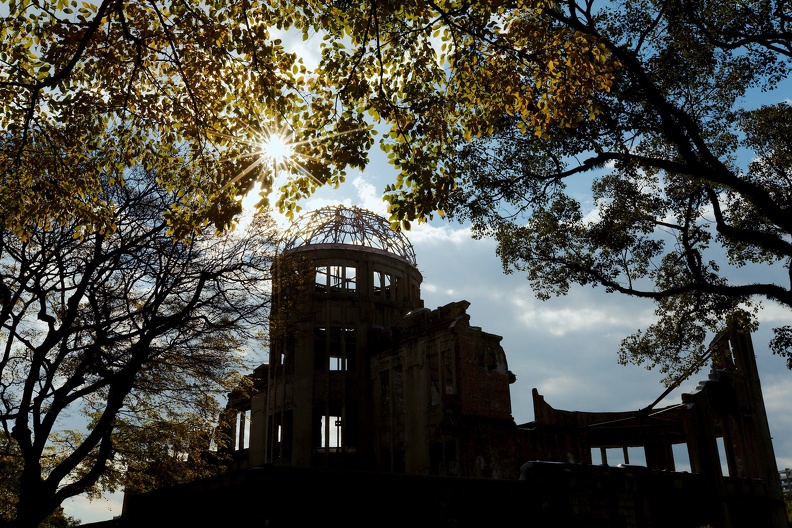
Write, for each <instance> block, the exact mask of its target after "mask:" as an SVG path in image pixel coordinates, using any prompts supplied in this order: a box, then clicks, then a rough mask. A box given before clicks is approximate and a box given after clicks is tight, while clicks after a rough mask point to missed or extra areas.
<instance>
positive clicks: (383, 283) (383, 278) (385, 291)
mask: <svg viewBox="0 0 792 528" xmlns="http://www.w3.org/2000/svg"><path fill="white" fill-rule="evenodd" d="M392 282H393V276H392V275H390V274H389V273H385V272H383V271H375V272H374V295H375V296H377V297H383V298H385V299H391V298H392V295H393V292H392V290H391V284H392Z"/></svg>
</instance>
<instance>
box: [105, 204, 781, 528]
mask: <svg viewBox="0 0 792 528" xmlns="http://www.w3.org/2000/svg"><path fill="white" fill-rule="evenodd" d="M274 277H275V279H276V280H275V285H274V291H273V294H274V299H275V304H274V307H273V310H272V316H271V321H270V338H271V348H270V359H269V362H268V364H265V365H262V366H261V367H259V368H258V369H257V370H256V371H255V373H254V374H253V394H252V396H251V395H250V394H244V395H242V394H238V395H236V396H235V397H234V398H232V399H231V401H230V402H229V413H230V415H232V416H233V419H231V420H228V421H227V423H229V424H230V426H229V427H230V428H231V430H230V431H229V433H230V434H231V436H232V437H234V438H236V439H237V443H236V448H237V451H236V453H235V465H234V468H233V471H232V472H231V473H229V474H228V475H227V476H226V477H223V478H219V479H214V480H209V481H204V482H198V483H194V484H191V485H187V486H181V487H179V488H175V489H171V490H161V491H159V492H154V493H150V494H145V495H141V496H137V497H131V498H130V500H129V502H128V504H127V508H126V511H125V514H124V516H123V517H122V518H121V519H119V520H117V523H118V524H122V525H125V526H139V525H143V524H146V525H149V526H151V525H160V524H161V525H163V526H164V525H165V524H169V523H171V522H174V519H179V520H180V521H184V520H190V519H193V520H202V521H207V520H210V519H211V520H213V521H216V522H221V523H222V524H223V525H226V524H228V523H229V522H231V521H233V522H234V523H253V524H256V525H262V526H263V525H265V524H266V525H269V526H285V525H293V524H294V523H296V524H301V522H304V521H316V522H321V521H323V520H328V519H331V518H332V519H335V520H338V519H344V523H345V524H347V525H350V526H358V525H361V526H362V525H364V524H365V525H366V526H368V525H369V524H374V525H378V526H396V525H402V524H403V523H405V522H410V523H412V524H419V525H429V524H431V525H435V524H440V525H443V524H448V525H454V526H481V525H485V524H486V525H490V524H495V523H498V522H511V521H514V520H520V519H522V520H523V521H525V522H523V523H522V524H523V525H525V526H581V527H585V526H592V527H593V526H625V527H627V526H690V527H694V526H705V525H711V526H718V527H738V526H772V527H781V526H786V521H785V518H786V517H785V511H784V506H783V501H782V500H781V490H780V483H779V478H778V469H777V467H776V463H775V458H774V453H773V447H772V442H771V438H770V434H769V429H768V426H767V418H766V415H765V410H764V403H763V400H762V393H761V387H760V384H759V377H758V374H757V371H756V364H755V361H754V354H753V349H752V347H751V342H750V336H749V335H747V334H744V333H740V332H739V331H738V330H737V329H727V330H725V331H724V332H723V333H721V334H720V335H719V336H717V337H716V339H715V340H714V341H713V344H712V346H711V349H710V351H711V360H712V370H711V372H710V374H709V379H708V380H707V381H704V382H702V383H701V384H699V387H698V388H697V389H696V390H695V391H694V392H692V393H690V394H685V395H684V396H683V398H682V402H680V403H678V404H676V405H671V406H668V407H662V408H659V407H656V403H657V402H656V403H655V404H653V405H651V406H649V407H647V408H645V409H641V410H639V411H631V412H602V413H584V412H573V411H562V410H556V409H554V408H552V407H551V406H550V405H548V404H547V403H546V402H545V401H544V398H543V397H542V396H541V395H539V394H538V393H537V392H536V391H535V390H534V415H535V420H534V421H533V422H530V423H527V424H520V425H518V424H515V423H514V420H513V419H512V414H511V401H510V395H509V385H510V383H511V382H512V381H513V380H514V376H513V374H512V373H511V372H510V371H509V369H508V366H507V361H506V355H505V353H504V350H503V349H502V348H501V346H500V340H501V338H500V337H499V336H496V335H492V334H488V333H486V332H484V331H482V329H481V328H478V327H475V326H471V324H470V317H469V316H468V315H467V313H466V310H467V307H468V305H469V303H467V302H466V301H460V302H456V303H452V304H449V305H446V306H443V307H440V308H437V309H434V310H430V309H428V308H425V307H424V305H423V304H424V303H423V301H422V300H421V289H420V288H421V281H422V277H421V273H420V272H419V270H418V268H417V265H416V257H415V253H414V251H413V248H412V246H411V245H410V243H409V241H408V240H407V239H406V238H405V237H404V236H403V235H402V234H400V233H396V232H394V231H392V230H391V229H390V226H389V225H388V223H387V221H386V220H384V219H382V218H380V217H378V216H376V215H374V214H372V213H370V212H367V211H364V210H361V209H357V208H345V207H340V206H339V207H329V208H325V209H321V210H318V211H315V212H313V213H310V214H308V215H306V216H305V217H304V218H303V219H301V221H299V222H298V223H296V224H295V225H294V227H292V228H291V229H290V230H289V231H288V232H287V233H286V235H285V237H284V239H283V242H282V246H281V248H280V253H279V256H278V258H277V261H276V264H275V268H274ZM675 445H676V446H680V445H684V446H686V449H687V453H688V459H689V464H690V472H684V473H683V472H679V471H677V467H676V463H675V460H674V450H673V449H672V447H673V446H675ZM613 449H618V450H621V451H623V452H624V453H625V457H624V459H625V460H627V453H628V452H629V451H630V450H634V449H639V450H641V451H642V452H643V454H644V456H643V457H642V458H643V459H644V460H645V462H646V463H645V466H641V467H639V466H637V465H629V464H622V465H620V466H618V467H617V466H615V465H608V460H607V453H608V451H611V450H613ZM592 453H594V454H595V455H598V457H599V459H600V460H599V461H600V462H602V463H601V464H600V463H598V464H596V465H595V464H592V461H593V458H592ZM721 454H722V456H723V457H724V458H725V459H726V462H727V466H726V471H724V469H723V468H722V465H721V461H720V460H721V458H720V457H721ZM218 504H223V505H224V506H223V507H222V508H220V509H218V506H217V505H218ZM164 505H167V506H168V508H167V510H168V511H169V512H172V513H171V514H168V515H165V514H161V513H160V514H157V515H156V516H152V514H151V512H153V511H161V507H163V506H164ZM212 505H213V506H212ZM169 515H170V516H169ZM528 520H530V522H528Z"/></svg>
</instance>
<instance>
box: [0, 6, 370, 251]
mask: <svg viewBox="0 0 792 528" xmlns="http://www.w3.org/2000/svg"><path fill="white" fill-rule="evenodd" d="M277 7H278V6H273V5H271V3H270V2H266V1H256V0H245V1H230V2H229V1H226V0H210V1H208V2H199V3H195V2H181V1H168V0H162V1H160V0H157V1H144V0H104V1H102V2H77V1H76V0H71V1H69V0H19V1H16V0H13V1H11V2H8V3H7V4H6V6H4V11H6V13H5V14H4V15H5V16H3V18H2V20H0V130H3V133H2V135H0V201H2V203H3V204H4V210H3V215H2V222H3V225H4V226H6V227H9V228H11V229H13V230H15V232H16V233H17V234H18V235H20V236H24V235H25V234H27V233H30V231H31V229H32V228H34V227H35V226H43V227H48V226H51V225H58V224H63V223H67V222H70V221H71V220H72V219H74V218H76V219H77V220H78V221H79V224H80V225H81V226H82V229H81V234H87V233H91V232H93V231H100V232H108V231H112V229H114V226H113V224H112V211H113V208H114V204H113V203H112V202H110V201H108V199H107V198H106V197H105V196H103V194H102V184H101V183H100V182H101V181H106V182H108V183H109V184H110V185H123V183H124V180H125V177H126V173H125V171H126V170H128V169H129V168H131V167H142V168H144V169H145V170H149V171H154V172H155V173H156V174H157V178H158V182H159V184H160V186H161V187H162V188H163V189H164V190H166V191H168V192H173V193H174V194H175V197H174V199H173V202H172V203H170V204H167V208H166V212H167V215H168V219H169V222H170V226H171V229H172V230H173V232H174V233H176V234H177V235H178V236H186V235H189V234H191V233H194V232H197V231H200V229H201V228H202V227H203V226H205V225H206V224H207V222H210V223H213V224H215V226H216V227H218V228H220V229H225V228H227V227H229V226H230V225H231V224H232V222H233V220H234V217H235V215H237V214H238V213H239V212H240V210H241V206H240V203H239V201H238V200H237V199H236V198H238V197H239V195H240V194H244V193H246V192H247V191H249V190H250V189H251V188H252V187H253V185H254V183H255V182H256V181H257V180H258V181H260V182H262V183H263V184H264V188H265V190H266V191H267V192H265V195H266V194H267V193H268V191H269V189H271V187H272V186H273V182H274V176H275V174H274V171H273V170H272V167H271V164H269V163H261V161H262V159H261V154H262V152H261V150H262V147H261V142H262V141H263V140H265V138H266V137H268V136H269V135H271V134H274V133H277V132H278V131H281V129H282V128H284V127H285V129H284V132H285V133H286V134H287V135H288V136H290V141H291V142H302V141H305V143H303V144H302V147H301V151H302V153H303V155H304V156H305V159H307V160H309V161H308V162H306V163H305V164H304V166H303V167H300V168H297V167H295V168H294V173H295V174H294V175H293V177H292V178H290V179H289V180H288V181H287V182H286V184H287V185H290V186H292V187H293V190H292V191H291V192H292V193H298V194H299V193H307V192H310V191H311V190H313V189H315V188H316V187H317V186H318V185H320V184H325V183H331V184H337V183H339V182H340V181H341V180H343V177H344V169H345V168H346V167H347V166H358V167H359V166H362V165H363V164H364V162H365V160H366V158H365V152H366V151H367V150H368V147H369V146H370V144H369V142H368V136H367V135H366V136H365V137H363V136H360V135H356V134H355V133H352V132H350V131H351V130H355V129H359V128H361V126H364V125H365V123H362V122H360V121H358V120H356V119H355V118H353V117H350V116H341V115H335V114H333V113H332V111H331V110H332V109H331V108H328V109H327V111H326V112H324V113H318V114H317V112H316V108H312V107H311V106H310V104H309V103H310V101H309V99H308V98H307V96H306V92H305V88H306V83H307V77H306V69H305V66H303V64H302V63H301V61H300V60H298V58H297V57H296V56H295V55H294V54H293V53H288V52H286V51H285V50H284V48H283V45H282V44H281V41H280V40H278V39H276V38H273V37H272V36H271V32H272V31H275V28H280V27H284V26H285V25H288V24H289V23H290V15H289V13H288V11H284V12H281V11H279V10H278V8H277ZM336 132H338V133H339V134H336ZM320 137H322V138H324V137H327V138H328V139H327V140H322V141H313V140H314V139H316V138H320ZM318 160H321V162H319V161H318ZM264 205H266V203H262V206H264ZM292 209H293V207H292Z"/></svg>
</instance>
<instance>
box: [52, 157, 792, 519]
mask: <svg viewBox="0 0 792 528" xmlns="http://www.w3.org/2000/svg"><path fill="white" fill-rule="evenodd" d="M393 175H394V171H393V169H392V168H391V167H390V166H388V165H387V163H386V161H385V159H384V157H382V158H380V155H379V154H378V153H376V152H375V153H373V156H372V163H371V165H370V166H369V168H367V169H366V171H365V172H363V173H359V174H353V175H351V176H350V177H349V178H348V179H347V182H345V183H344V184H343V185H341V187H340V188H339V189H323V190H321V191H320V192H318V193H317V194H316V195H314V196H313V197H312V198H310V199H308V200H306V201H305V202H304V203H303V210H304V211H306V212H307V211H311V210H314V209H318V208H320V207H324V206H328V205H336V204H345V205H348V206H352V205H354V206H358V207H363V208H365V209H368V210H371V211H373V212H375V213H379V214H381V215H383V216H387V215H386V206H385V203H384V202H383V201H382V189H383V188H384V186H385V185H386V184H387V183H388V182H389V181H391V179H392V177H393ZM405 234H406V236H407V238H408V239H409V240H410V242H411V243H412V244H413V246H414V248H415V252H416V256H417V262H418V269H419V270H420V271H421V273H422V275H423V285H422V288H421V297H422V299H423V301H424V305H425V306H426V307H427V308H430V309H434V308H437V307H440V306H443V305H445V304H448V303H450V302H455V301H460V300H466V301H469V302H470V303H471V304H470V307H469V308H468V314H469V315H470V324H471V325H472V326H479V327H481V328H482V330H484V331H485V332H488V333H491V334H495V335H499V336H502V337H503V340H502V341H501V346H502V347H503V349H504V350H505V352H506V357H507V360H508V364H509V369H510V370H511V371H512V372H513V373H514V374H515V375H516V376H517V381H516V382H515V383H514V384H512V385H511V400H512V416H513V417H514V420H515V422H516V423H517V424H521V423H525V422H529V421H531V420H533V404H532V400H531V391H532V389H533V388H537V389H538V391H539V393H540V394H542V395H543V396H544V397H545V400H546V401H547V403H549V404H550V405H551V406H553V407H555V408H557V409H565V410H577V411H629V410H638V409H640V408H642V407H645V406H647V405H649V404H651V403H652V402H653V401H654V400H655V399H656V398H657V397H659V396H660V395H661V394H662V392H663V391H664V390H665V386H664V385H663V384H662V383H661V381H660V380H661V378H662V377H663V376H662V375H661V374H660V373H659V372H652V371H648V370H646V369H644V368H643V367H640V366H634V365H631V366H622V365H619V363H618V356H617V350H618V347H619V343H620V342H621V340H622V339H624V338H625V337H626V336H628V335H630V334H631V333H633V332H635V331H636V330H637V329H639V328H645V327H646V326H648V325H649V324H650V323H651V322H652V321H653V319H654V315H653V312H654V305H653V304H652V303H651V302H649V301H645V300H640V299H633V298H629V297H626V296H623V295H618V294H608V293H606V292H605V291H604V290H603V289H602V288H591V287H585V288H584V287H579V286H578V287H572V288H571V290H570V292H569V294H568V295H566V296H564V297H560V298H552V299H550V300H548V301H540V300H538V299H536V297H535V296H534V295H533V293H532V291H531V288H530V286H529V284H528V281H527V280H526V279H525V277H524V276H521V275H520V274H513V275H508V274H505V273H504V272H503V269H502V267H501V264H500V260H499V259H498V257H497V256H496V254H495V242H494V241H493V240H474V239H473V238H472V237H471V234H470V230H469V227H468V226H465V225H460V224H458V223H453V222H450V221H444V220H435V221H432V222H430V223H428V224H417V225H416V224H413V228H412V230H411V231H409V232H406V233H405ZM789 315H790V314H789V311H788V310H786V309H784V308H782V307H780V306H776V305H771V304H767V303H765V308H764V309H763V310H762V312H761V313H760V326H759V330H758V331H757V332H756V333H755V334H754V335H753V344H754V348H755V351H756V356H757V362H758V368H759V374H760V377H761V382H762V388H763V392H764V398H765V404H766V407H767V412H768V421H769V425H770V430H771V434H772V435H773V438H774V447H775V455H776V460H777V463H778V467H779V469H782V468H786V467H792V414H791V413H789V411H788V405H789V402H790V401H792V371H789V370H787V368H786V365H785V361H784V360H783V359H782V358H780V357H777V356H773V355H772V354H771V353H770V352H769V350H768V347H767V345H768V342H769V340H770V337H771V332H770V329H771V328H772V327H774V326H778V325H781V324H785V323H788V321H789ZM706 370H707V369H705V370H703V371H701V372H699V373H698V374H695V375H693V376H692V377H691V378H690V379H688V380H687V381H685V382H683V383H682V384H681V386H680V388H679V389H677V390H675V391H674V392H672V393H671V394H670V395H669V396H667V397H666V398H665V399H664V400H663V401H662V402H661V403H660V404H659V406H665V405H671V404H674V403H678V402H679V401H680V395H681V394H682V393H683V392H690V391H692V390H693V389H695V388H696V385H697V384H698V382H699V381H702V380H705V379H706V377H707V376H706V374H707V372H706ZM609 456H610V455H609ZM609 462H610V463H611V464H613V463H619V462H621V460H616V461H613V460H609ZM65 507H66V511H67V513H68V514H70V515H73V516H75V517H77V518H79V519H81V520H82V521H83V522H92V521H97V520H103V519H108V518H112V517H113V516H115V515H119V514H120V512H121V494H113V495H108V496H106V497H104V498H102V499H99V500H95V501H87V500H85V499H82V498H77V499H73V500H71V501H69V502H68V503H67V504H66V505H65Z"/></svg>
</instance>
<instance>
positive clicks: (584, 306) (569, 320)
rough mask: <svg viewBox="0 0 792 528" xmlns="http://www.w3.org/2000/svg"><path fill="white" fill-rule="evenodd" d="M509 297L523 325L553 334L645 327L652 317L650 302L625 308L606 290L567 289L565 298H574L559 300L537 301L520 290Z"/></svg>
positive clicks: (603, 331)
mask: <svg viewBox="0 0 792 528" xmlns="http://www.w3.org/2000/svg"><path fill="white" fill-rule="evenodd" d="M522 293H523V294H522V295H517V296H515V297H514V298H513V299H512V304H513V306H514V311H515V313H516V314H518V315H516V319H517V320H518V321H520V322H521V323H522V324H523V325H524V326H526V327H528V328H533V329H541V330H543V331H546V332H548V333H550V334H551V335H554V336H564V335H566V334H569V333H582V332H596V334H603V333H606V332H608V331H613V330H614V329H622V330H623V329H625V328H633V329H637V328H639V327H645V326H647V325H649V324H651V323H652V321H653V320H654V318H653V316H652V306H651V305H649V304H645V306H644V307H643V308H641V307H640V306H638V307H635V308H636V309H637V311H636V309H626V310H625V308H624V307H622V306H620V304H618V303H612V302H608V301H612V299H606V296H608V294H606V293H604V292H595V294H594V295H584V294H582V293H581V292H579V291H572V292H570V294H569V296H568V298H572V300H573V302H560V301H559V300H558V299H553V300H550V301H545V302H543V301H539V300H537V299H536V298H534V297H533V296H532V295H531V294H530V292H525V291H523V292H522Z"/></svg>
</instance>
